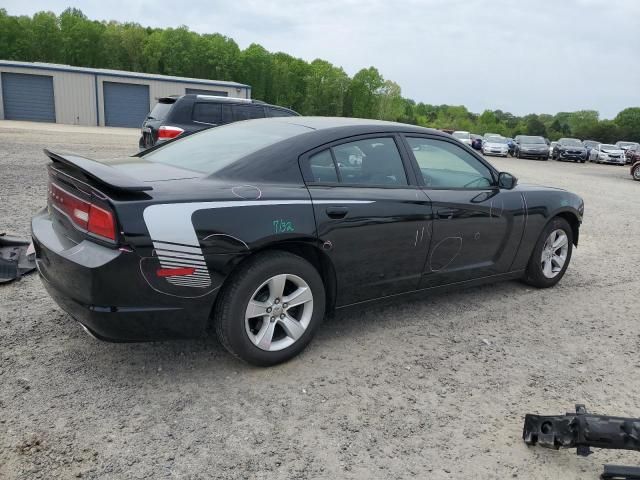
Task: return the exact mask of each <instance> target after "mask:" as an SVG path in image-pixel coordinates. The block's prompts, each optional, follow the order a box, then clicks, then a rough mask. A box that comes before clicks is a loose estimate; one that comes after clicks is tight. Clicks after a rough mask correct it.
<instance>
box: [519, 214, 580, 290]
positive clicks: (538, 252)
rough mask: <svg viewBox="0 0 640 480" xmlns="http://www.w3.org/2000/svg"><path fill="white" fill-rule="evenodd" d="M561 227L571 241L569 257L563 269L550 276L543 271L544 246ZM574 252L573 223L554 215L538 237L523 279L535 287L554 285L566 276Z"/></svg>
mask: <svg viewBox="0 0 640 480" xmlns="http://www.w3.org/2000/svg"><path fill="white" fill-rule="evenodd" d="M558 229H561V230H563V231H564V233H565V235H566V236H567V240H568V242H569V248H568V251H567V259H566V261H565V262H564V265H563V267H562V270H561V271H560V272H559V273H558V274H557V275H556V276H555V277H553V278H548V277H546V276H545V275H544V273H543V272H542V264H541V258H542V250H543V248H544V244H545V242H546V240H547V238H548V237H549V235H551V232H553V231H554V230H558ZM572 252H573V230H572V229H571V225H569V222H567V221H566V220H565V219H564V218H562V217H554V218H553V219H551V221H550V222H549V223H548V224H547V225H546V226H545V228H544V229H543V230H542V233H540V236H539V237H538V241H537V242H536V245H535V247H534V248H533V252H532V253H531V257H530V258H529V264H528V265H527V269H526V271H525V275H524V277H523V281H524V282H525V283H527V284H529V285H531V286H533V287H537V288H549V287H553V286H554V285H555V284H556V283H558V282H559V281H560V279H561V278H562V277H563V276H564V274H565V272H566V271H567V267H569V263H570V262H571V254H572Z"/></svg>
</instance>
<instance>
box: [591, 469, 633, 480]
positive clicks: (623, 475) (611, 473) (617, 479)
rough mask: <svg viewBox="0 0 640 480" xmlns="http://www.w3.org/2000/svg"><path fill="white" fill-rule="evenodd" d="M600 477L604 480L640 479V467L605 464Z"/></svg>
mask: <svg viewBox="0 0 640 480" xmlns="http://www.w3.org/2000/svg"><path fill="white" fill-rule="evenodd" d="M600 478H601V479H602V480H640V467H625V466H624V465H605V466H604V472H602V475H600Z"/></svg>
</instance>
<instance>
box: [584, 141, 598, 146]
mask: <svg viewBox="0 0 640 480" xmlns="http://www.w3.org/2000/svg"><path fill="white" fill-rule="evenodd" d="M582 143H583V144H584V146H585V147H595V146H596V145H598V143H599V142H596V141H595V140H585V141H584V142H582Z"/></svg>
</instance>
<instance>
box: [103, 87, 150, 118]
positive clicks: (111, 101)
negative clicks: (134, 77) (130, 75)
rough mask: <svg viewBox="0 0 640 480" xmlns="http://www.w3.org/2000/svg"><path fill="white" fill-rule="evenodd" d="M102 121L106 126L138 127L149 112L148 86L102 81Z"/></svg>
mask: <svg viewBox="0 0 640 480" xmlns="http://www.w3.org/2000/svg"><path fill="white" fill-rule="evenodd" d="M102 88H103V91H104V123H105V125H106V126H108V127H139V126H140V125H141V124H142V122H143V121H144V119H145V118H147V115H148V114H149V86H148V85H135V84H131V83H116V82H103V84H102Z"/></svg>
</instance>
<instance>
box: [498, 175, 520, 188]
mask: <svg viewBox="0 0 640 480" xmlns="http://www.w3.org/2000/svg"><path fill="white" fill-rule="evenodd" d="M517 184H518V179H517V178H516V177H514V176H513V175H511V174H510V173H507V172H500V173H499V174H498V187H500V188H505V189H507V190H512V189H513V188H515V186H516V185H517Z"/></svg>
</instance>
